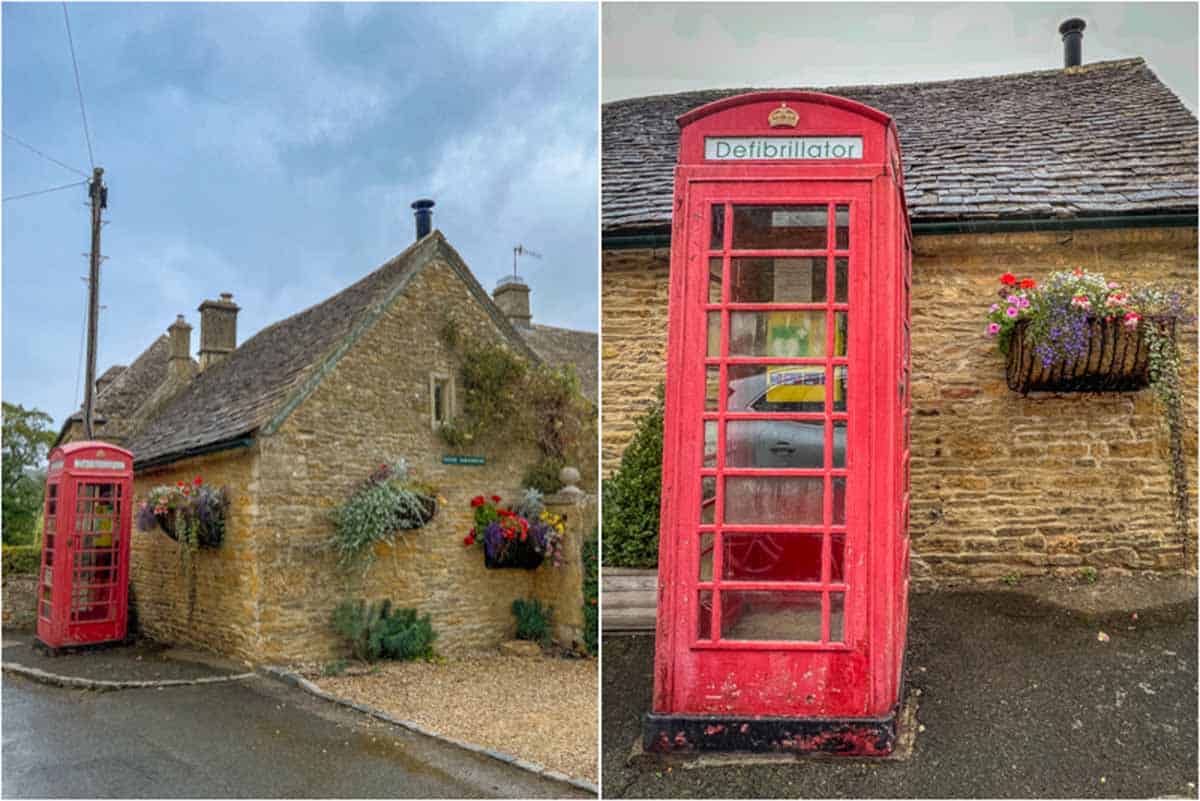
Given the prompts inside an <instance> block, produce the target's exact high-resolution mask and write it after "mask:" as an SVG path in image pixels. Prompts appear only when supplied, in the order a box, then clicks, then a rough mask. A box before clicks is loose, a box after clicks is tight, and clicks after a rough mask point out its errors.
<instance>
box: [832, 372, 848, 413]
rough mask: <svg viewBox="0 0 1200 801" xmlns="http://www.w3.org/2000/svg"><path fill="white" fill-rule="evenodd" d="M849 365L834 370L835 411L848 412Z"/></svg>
mask: <svg viewBox="0 0 1200 801" xmlns="http://www.w3.org/2000/svg"><path fill="white" fill-rule="evenodd" d="M848 369H849V365H845V364H842V365H838V366H836V367H834V368H833V410H834V411H835V412H844V411H846V389H847V387H846V383H847V382H846V374H847V370H848Z"/></svg>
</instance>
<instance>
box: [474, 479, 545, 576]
mask: <svg viewBox="0 0 1200 801" xmlns="http://www.w3.org/2000/svg"><path fill="white" fill-rule="evenodd" d="M499 504H500V496H499V495H491V496H485V495H478V496H476V497H475V498H473V499H472V500H471V509H472V510H473V512H472V514H473V516H474V518H475V527H474V528H472V529H471V531H470V533H468V534H467V536H466V537H464V538H463V545H465V546H467V547H471V546H472V545H474V544H475V542H476V540H482V541H483V543H482V544H483V564H484V567H487V568H491V569H497V568H505V567H514V568H519V569H522V570H533V569H534V568H536V567H538V566H539V565H541V564H542V562H544V561H546V560H550V562H551V563H552V564H553V565H554V566H555V567H561V566H562V561H563V560H562V557H563V537H564V536H565V534H566V519H565V518H564V517H562V516H560V515H556V514H554V513H552V512H549V511H547V510H546V508H545V506H544V505H543V503H542V494H541V493H540V492H538V491H537V490H535V489H527V490H525V495H524V497H523V498H522V499H521V501H520V502H519V503H517V504H516V505H515V506H509V507H507V508H501V507H500V505H499Z"/></svg>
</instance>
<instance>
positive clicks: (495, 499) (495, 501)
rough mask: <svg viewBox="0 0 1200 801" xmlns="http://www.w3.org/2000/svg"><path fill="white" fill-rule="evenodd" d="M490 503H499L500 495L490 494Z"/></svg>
mask: <svg viewBox="0 0 1200 801" xmlns="http://www.w3.org/2000/svg"><path fill="white" fill-rule="evenodd" d="M492 503H500V496H499V495H493V496H492Z"/></svg>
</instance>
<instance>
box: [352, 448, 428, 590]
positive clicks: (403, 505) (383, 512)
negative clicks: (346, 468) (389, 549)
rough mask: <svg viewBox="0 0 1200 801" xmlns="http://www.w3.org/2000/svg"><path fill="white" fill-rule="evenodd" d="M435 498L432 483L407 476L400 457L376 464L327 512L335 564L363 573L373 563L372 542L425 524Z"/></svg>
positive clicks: (385, 540) (373, 547) (373, 544)
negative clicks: (358, 569) (342, 501)
mask: <svg viewBox="0 0 1200 801" xmlns="http://www.w3.org/2000/svg"><path fill="white" fill-rule="evenodd" d="M438 501H439V498H438V495H437V491H436V490H435V489H434V488H433V487H430V486H429V485H427V484H422V483H420V482H418V481H415V480H411V479H410V478H409V475H408V465H407V463H406V462H405V461H404V460H403V459H400V460H399V461H396V462H391V463H384V464H381V465H379V467H377V468H375V470H374V472H372V473H371V475H370V476H368V477H367V478H366V480H364V481H363V482H362V483H361V484H359V485H358V487H356V488H355V490H354V492H353V493H352V494H351V495H350V497H349V498H348V499H347V500H346V501H345V502H344V503H342V504H340V505H339V506H337V507H336V508H334V510H333V511H332V512H331V518H332V520H333V534H332V536H331V538H330V541H329V545H330V547H331V548H332V549H333V551H334V553H336V554H337V557H338V564H339V565H340V566H341V567H342V568H344V569H349V568H352V567H355V566H360V567H361V568H362V571H363V572H364V573H365V572H366V571H367V570H368V569H369V568H370V567H371V565H372V564H373V563H374V560H375V544H376V543H379V542H392V540H393V538H394V537H395V536H396V534H398V533H400V532H404V531H413V530H416V529H419V528H421V527H423V526H425V525H426V524H428V523H429V521H430V520H432V519H433V517H434V515H435V514H436V513H437V507H438Z"/></svg>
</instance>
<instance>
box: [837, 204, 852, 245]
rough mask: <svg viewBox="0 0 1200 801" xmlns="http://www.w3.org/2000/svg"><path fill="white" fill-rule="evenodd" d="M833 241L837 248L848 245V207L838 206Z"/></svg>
mask: <svg viewBox="0 0 1200 801" xmlns="http://www.w3.org/2000/svg"><path fill="white" fill-rule="evenodd" d="M836 226H837V227H836V229H835V230H836V234H835V241H836V247H837V249H838V250H846V249H848V248H849V247H850V207H849V206H838V207H837V219H836Z"/></svg>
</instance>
